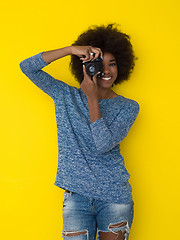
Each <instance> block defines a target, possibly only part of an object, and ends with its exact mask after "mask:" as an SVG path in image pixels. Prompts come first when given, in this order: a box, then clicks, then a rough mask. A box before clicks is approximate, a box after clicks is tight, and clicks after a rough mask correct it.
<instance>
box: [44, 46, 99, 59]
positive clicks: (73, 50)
mask: <svg viewBox="0 0 180 240" xmlns="http://www.w3.org/2000/svg"><path fill="white" fill-rule="evenodd" d="M91 52H94V53H95V56H93V55H90V53H91ZM99 54H100V55H101V57H103V53H102V51H101V49H100V48H95V47H91V46H67V47H64V48H59V49H55V50H51V51H46V52H43V54H42V57H43V59H44V61H45V62H46V63H50V62H53V61H55V60H57V59H59V58H62V57H65V56H67V55H77V56H78V57H81V60H85V61H87V60H88V61H89V60H92V59H96V58H98V56H99ZM83 55H84V56H85V57H83Z"/></svg>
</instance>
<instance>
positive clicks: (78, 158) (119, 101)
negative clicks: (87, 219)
mask: <svg viewBox="0 0 180 240" xmlns="http://www.w3.org/2000/svg"><path fill="white" fill-rule="evenodd" d="M47 65H48V63H46V62H45V61H44V60H43V58H42V52H40V53H38V54H36V55H34V56H32V57H29V58H27V59H25V60H23V61H22V62H20V68H21V70H22V72H23V73H24V74H25V75H26V76H27V77H28V78H29V79H30V80H31V81H32V82H33V83H34V84H35V85H36V86H37V87H39V88H40V89H41V90H42V91H43V92H45V93H46V94H48V95H49V96H50V97H51V98H52V99H53V100H54V104H55V112H56V124H57V132H58V166H57V175H56V180H55V183H54V185H56V186H58V187H60V188H62V189H68V190H69V191H72V192H76V193H78V194H81V195H84V196H87V197H90V198H94V199H98V200H102V201H106V202H111V203H130V202H131V201H132V200H133V199H132V188H131V185H130V184H129V182H128V180H129V177H130V175H129V173H128V172H127V170H126V168H125V166H124V158H123V157H122V155H121V154H120V142H121V141H122V140H123V139H124V138H125V137H126V135H127V133H128V131H129V130H130V128H131V126H132V124H133V123H134V121H135V119H136V117H137V115H138V112H139V104H138V103H137V102H136V101H134V100H132V99H128V98H125V97H123V96H122V95H119V96H117V97H115V98H112V99H99V100H98V102H99V107H100V111H101V115H102V117H101V118H99V119H98V120H96V121H95V122H93V123H91V120H90V114H89V108H88V101H87V98H86V95H85V94H84V92H83V91H82V89H81V88H76V87H73V86H70V85H68V84H66V83H65V82H63V81H61V80H58V79H55V78H54V77H52V76H51V75H49V74H48V73H46V72H44V71H42V70H41V69H42V68H43V67H45V66H47Z"/></svg>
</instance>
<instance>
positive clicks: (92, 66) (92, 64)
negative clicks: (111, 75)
mask: <svg viewBox="0 0 180 240" xmlns="http://www.w3.org/2000/svg"><path fill="white" fill-rule="evenodd" d="M83 64H84V65H85V69H86V72H87V74H88V75H89V76H91V79H92V77H93V76H94V75H95V74H96V73H97V72H100V73H99V74H98V75H97V77H100V76H101V75H102V73H101V71H102V68H103V64H102V58H101V57H100V56H98V58H96V59H95V60H91V61H89V62H84V63H83Z"/></svg>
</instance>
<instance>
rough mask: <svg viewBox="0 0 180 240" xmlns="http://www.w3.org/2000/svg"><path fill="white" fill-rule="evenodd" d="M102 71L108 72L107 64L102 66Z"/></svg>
mask: <svg viewBox="0 0 180 240" xmlns="http://www.w3.org/2000/svg"><path fill="white" fill-rule="evenodd" d="M102 72H103V73H109V72H110V70H109V67H108V66H103V69H102Z"/></svg>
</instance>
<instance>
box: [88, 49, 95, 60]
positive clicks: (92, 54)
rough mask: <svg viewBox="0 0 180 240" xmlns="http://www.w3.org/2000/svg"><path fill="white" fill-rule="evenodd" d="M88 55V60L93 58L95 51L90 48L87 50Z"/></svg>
mask: <svg viewBox="0 0 180 240" xmlns="http://www.w3.org/2000/svg"><path fill="white" fill-rule="evenodd" d="M89 56H90V59H89V60H90V61H91V60H92V59H94V56H95V53H94V52H93V50H92V49H90V50H89Z"/></svg>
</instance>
